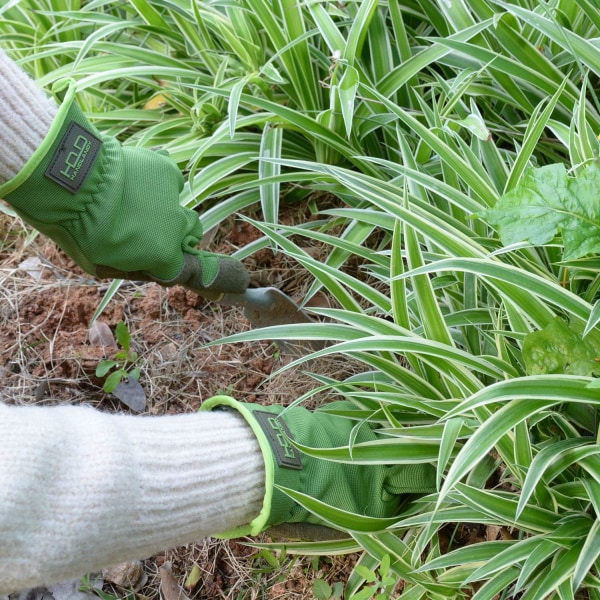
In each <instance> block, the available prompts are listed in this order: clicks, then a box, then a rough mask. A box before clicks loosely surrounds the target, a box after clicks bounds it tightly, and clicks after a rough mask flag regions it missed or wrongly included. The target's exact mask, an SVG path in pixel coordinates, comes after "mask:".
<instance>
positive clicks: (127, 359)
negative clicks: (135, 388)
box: [96, 321, 140, 394]
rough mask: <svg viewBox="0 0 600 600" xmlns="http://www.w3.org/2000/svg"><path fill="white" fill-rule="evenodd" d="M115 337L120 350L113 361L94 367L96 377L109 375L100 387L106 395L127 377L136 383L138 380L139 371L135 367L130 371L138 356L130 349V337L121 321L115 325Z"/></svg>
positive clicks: (105, 361) (102, 362)
mask: <svg viewBox="0 0 600 600" xmlns="http://www.w3.org/2000/svg"><path fill="white" fill-rule="evenodd" d="M115 336H116V338H117V342H118V344H119V346H121V350H119V351H118V352H116V353H115V356H114V359H106V360H103V361H101V362H100V363H99V364H98V366H97V367H96V377H106V376H107V375H108V374H109V373H110V375H108V377H106V380H105V381H104V385H103V386H102V389H103V390H104V391H105V392H106V393H108V394H110V393H112V392H114V391H115V389H116V388H117V386H118V385H119V384H120V383H121V381H124V380H127V379H128V378H129V377H132V378H133V379H135V380H136V381H137V380H139V378H140V370H139V369H138V368H137V367H136V368H133V369H131V365H132V364H133V363H135V361H136V360H137V359H138V354H137V352H135V350H132V349H131V335H130V333H129V330H128V329H127V325H125V323H123V321H119V322H118V323H117V327H116V328H115ZM113 369H116V370H113ZM111 371H112V373H111Z"/></svg>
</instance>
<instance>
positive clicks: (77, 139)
mask: <svg viewBox="0 0 600 600" xmlns="http://www.w3.org/2000/svg"><path fill="white" fill-rule="evenodd" d="M101 148H102V140H100V139H98V138H97V137H96V136H95V135H94V134H93V133H91V132H90V131H88V130H87V129H85V128H84V127H82V126H81V125H79V123H76V122H75V121H72V122H71V124H70V125H69V127H68V128H67V131H66V133H65V135H64V136H63V138H62V140H61V141H60V144H59V145H58V148H57V150H56V152H55V154H54V156H53V157H52V161H51V162H50V165H49V166H48V169H47V170H46V177H48V178H50V179H52V181H54V182H56V183H58V185H60V186H62V187H63V188H65V189H66V190H68V191H69V192H71V193H72V194H75V193H77V192H78V191H79V189H80V188H81V186H82V185H83V184H84V183H85V180H86V179H87V177H88V175H89V173H90V171H91V169H92V167H93V166H94V162H96V158H97V157H98V153H99V152H100V149H101Z"/></svg>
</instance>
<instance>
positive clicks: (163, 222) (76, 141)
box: [0, 86, 249, 295]
mask: <svg viewBox="0 0 600 600" xmlns="http://www.w3.org/2000/svg"><path fill="white" fill-rule="evenodd" d="M74 96H75V90H74V86H71V87H70V88H69V89H68V91H67V93H66V96H65V98H64V100H63V103H62V105H61V107H60V108H59V111H58V114H57V116H56V119H55V121H54V123H53V124H52V126H51V128H50V131H49V132H48V135H47V136H46V138H45V139H44V141H43V142H42V144H41V145H40V147H39V148H38V149H37V150H36V151H35V153H34V155H33V156H32V157H31V159H30V160H29V161H28V162H27V164H26V165H25V167H24V168H23V169H22V171H21V172H20V173H18V174H17V175H16V177H14V178H13V179H12V180H10V181H9V182H7V183H6V184H4V185H3V186H1V187H0V198H4V199H5V200H6V201H7V202H9V203H10V204H11V205H12V206H13V207H14V208H15V210H16V211H17V213H18V214H19V215H20V216H21V217H22V218H23V220H25V221H26V222H27V223H29V224H30V225H32V226H33V227H35V228H36V229H38V230H39V231H41V232H42V233H44V234H45V235H47V236H48V237H50V238H51V239H53V240H54V241H55V242H56V243H57V244H58V245H59V246H60V247H61V248H62V249H63V250H64V251H65V252H66V253H67V254H68V255H69V256H70V257H71V258H72V259H73V260H74V261H75V262H76V263H77V264H79V265H80V266H81V267H82V268H83V269H84V270H85V271H87V272H88V273H90V274H92V275H96V276H98V277H101V278H104V277H110V278H113V277H114V278H123V279H135V280H143V281H157V282H158V283H160V284H162V285H166V286H170V285H175V284H181V285H185V286H186V287H188V288H189V289H192V290H194V291H196V292H198V293H200V294H202V292H203V291H208V292H209V293H210V292H233V293H243V292H244V291H245V289H246V288H247V286H248V281H249V276H248V273H247V272H246V269H245V268H244V266H243V265H242V264H241V263H240V262H239V261H237V260H234V259H232V258H230V257H227V256H222V255H217V254H211V253H208V252H202V251H199V250H196V249H195V246H196V244H197V243H198V242H199V241H200V239H201V238H202V226H201V224H200V221H199V219H198V215H197V214H196V213H195V212H194V211H193V210H190V209H187V208H184V207H182V206H181V205H180V204H179V199H178V197H179V193H180V192H181V189H182V187H183V177H182V175H181V173H180V171H179V169H178V168H177V165H176V164H175V163H174V162H173V161H172V160H171V159H169V157H168V156H167V155H165V154H162V153H160V152H152V151H150V150H147V149H143V148H134V147H127V146H121V144H120V142H119V141H118V140H117V139H116V138H114V137H109V136H103V135H102V134H101V133H100V132H98V130H97V129H96V128H94V127H93V126H92V125H91V124H90V123H89V122H88V121H87V119H86V118H85V116H84V115H83V113H82V112H81V110H79V108H78V107H77V105H76V104H75V102H74ZM209 295H210V294H209Z"/></svg>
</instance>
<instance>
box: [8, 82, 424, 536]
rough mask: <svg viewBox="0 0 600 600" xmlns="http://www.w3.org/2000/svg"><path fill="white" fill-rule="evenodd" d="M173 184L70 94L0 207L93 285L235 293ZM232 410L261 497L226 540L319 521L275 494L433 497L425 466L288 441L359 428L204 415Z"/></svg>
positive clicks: (250, 415)
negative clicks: (253, 441) (241, 421)
mask: <svg viewBox="0 0 600 600" xmlns="http://www.w3.org/2000/svg"><path fill="white" fill-rule="evenodd" d="M182 186H183V177H182V175H181V173H180V171H179V169H178V168H177V165H176V164H175V163H174V162H173V161H172V160H171V159H170V158H169V157H168V155H166V154H163V153H160V152H152V151H150V150H146V149H142V148H134V147H127V146H122V145H121V144H120V143H119V142H118V140H116V139H115V138H113V137H108V136H104V135H102V134H101V133H100V132H99V131H98V130H97V129H95V128H94V127H93V126H92V125H91V124H90V123H89V122H88V121H87V119H86V118H85V116H84V115H83V113H82V112H81V111H80V110H79V108H78V107H77V105H76V103H75V90H74V87H73V86H71V87H70V88H69V89H68V90H67V91H66V94H65V97H64V99H63V102H62V104H61V106H60V108H59V110H58V114H57V117H56V119H55V121H54V123H53V125H52V127H51V129H50V131H49V133H48V135H47V137H46V138H45V139H44V141H43V142H42V144H41V145H40V147H39V148H38V149H37V150H36V151H35V153H34V155H33V156H32V158H31V159H30V160H29V161H28V162H27V164H26V165H25V167H24V168H23V170H22V171H21V172H20V173H19V174H18V175H17V176H16V177H15V178H14V179H12V180H10V181H9V182H7V183H6V184H4V185H3V186H0V198H4V199H5V200H6V201H7V202H9V203H10V204H11V205H12V206H13V207H14V208H15V210H16V211H17V212H18V213H19V215H21V216H22V218H23V219H24V220H25V221H27V222H28V223H30V224H31V225H32V226H34V227H35V228H36V229H38V230H39V231H41V232H42V233H44V234H45V235H47V236H48V237H50V238H52V239H53V240H54V241H55V242H56V243H57V244H58V245H59V246H60V247H61V248H62V249H63V250H64V251H65V252H66V253H67V254H68V255H69V256H70V257H71V258H72V259H73V260H74V261H75V262H77V263H78V264H79V265H80V266H81V267H82V268H83V269H85V271H87V272H88V273H91V274H93V275H96V276H97V277H100V278H105V277H108V278H124V279H134V280H143V281H156V282H158V283H160V284H161V285H166V286H171V285H176V284H181V285H184V286H186V287H187V288H189V289H191V290H193V291H195V292H197V293H199V294H200V295H206V296H209V297H213V298H214V297H215V296H218V295H219V294H220V293H227V292H229V293H240V294H241V293H243V292H244V291H245V290H246V288H247V286H248V281H249V276H248V274H247V272H246V269H245V268H244V266H243V265H242V264H241V263H240V262H239V261H237V260H234V259H232V258H230V257H226V256H221V255H216V254H211V253H207V252H202V251H199V250H197V249H196V245H197V244H198V242H199V241H200V239H201V237H202V228H201V225H200V221H199V219H198V215H197V214H196V213H195V212H194V211H193V210H190V209H186V208H184V207H182V206H181V205H180V203H179V193H180V192H181V189H182ZM223 408H227V409H230V410H237V411H239V412H240V413H241V414H242V415H243V416H244V417H245V418H246V420H247V422H248V423H249V425H250V426H251V428H252V429H253V431H254V433H255V434H256V436H257V439H258V442H259V444H260V447H261V449H262V452H263V456H264V459H265V470H266V495H265V501H264V504H263V510H262V512H261V514H260V515H259V516H258V517H257V518H256V519H255V520H254V521H253V522H252V523H251V524H249V525H248V526H247V527H244V528H242V529H240V530H237V531H235V532H228V535H242V534H256V533H259V532H260V531H261V530H262V529H264V528H266V527H268V526H271V525H277V524H280V523H299V522H309V523H310V522H312V523H316V522H318V519H316V518H315V517H313V516H312V515H311V513H309V511H308V510H306V509H304V508H302V507H301V506H300V505H299V504H298V503H296V502H295V501H293V500H292V499H291V498H290V496H289V495H287V494H286V493H284V492H283V491H282V490H281V488H288V489H291V490H295V491H297V492H301V493H304V494H307V495H309V496H312V497H314V498H316V499H318V500H320V501H322V502H324V503H326V504H331V505H333V506H335V507H337V508H340V509H342V510H346V511H349V512H353V513H357V514H361V515H367V516H372V517H387V516H392V515H393V514H394V513H395V512H396V511H397V509H398V506H399V504H400V501H401V496H402V495H403V494H406V493H426V492H430V491H433V490H434V489H435V473H434V469H433V467H431V466H430V465H410V464H407V465H391V466H370V465H360V464H356V463H352V462H351V461H350V462H349V463H339V462H332V461H325V460H322V459H318V458H312V457H310V456H309V455H308V454H306V453H302V452H300V451H299V450H298V448H297V447H296V445H295V444H299V445H301V446H305V447H314V448H329V447H332V448H335V447H342V448H344V447H348V444H349V440H350V439H351V438H352V439H354V440H355V442H368V441H371V440H374V439H376V432H375V431H374V430H373V429H371V427H369V426H367V425H363V426H361V427H360V428H359V429H358V433H357V434H356V435H354V434H353V433H352V432H353V428H354V425H355V422H354V421H353V420H352V419H349V418H346V417H343V416H337V415H334V414H331V413H329V414H328V413H327V412H326V411H314V412H311V411H308V410H306V409H304V408H302V407H293V408H290V409H285V410H284V409H283V408H282V407H280V406H279V407H272V406H271V407H262V406H257V405H252V404H242V403H239V402H236V401H235V400H234V399H232V398H228V397H216V398H213V399H211V400H209V401H207V402H205V403H204V405H203V409H204V410H206V409H223Z"/></svg>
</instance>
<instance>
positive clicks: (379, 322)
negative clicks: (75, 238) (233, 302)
mask: <svg viewBox="0 0 600 600" xmlns="http://www.w3.org/2000/svg"><path fill="white" fill-rule="evenodd" d="M0 15H1V17H2V19H3V20H2V21H1V22H0V43H2V44H3V45H5V46H6V47H7V48H8V49H9V50H10V52H11V54H12V55H13V56H15V57H16V58H18V59H20V60H21V62H22V64H23V65H24V66H25V67H26V68H28V69H29V70H30V72H31V73H32V74H33V75H34V76H35V77H36V78H37V79H38V81H40V82H41V84H42V85H45V86H48V87H49V86H50V85H51V84H52V83H53V82H54V81H56V80H57V79H59V78H60V77H63V76H65V75H68V76H72V77H74V78H75V79H76V80H77V82H78V85H79V87H80V90H81V91H80V94H79V98H80V101H81V102H82V105H83V107H84V109H85V110H86V111H87V112H88V113H89V114H90V116H91V117H92V118H93V119H94V120H95V121H96V123H97V124H98V126H100V127H102V128H103V129H104V130H106V131H108V132H112V133H114V134H116V135H119V136H120V138H121V139H122V140H123V141H124V143H127V144H137V145H141V146H149V147H152V146H162V147H164V148H166V149H167V150H169V152H170V153H171V155H172V156H173V157H174V158H175V160H176V161H177V162H178V163H179V165H180V166H181V168H182V169H183V170H184V171H185V172H186V174H187V179H188V180H187V184H186V187H185V189H184V192H183V194H182V197H181V199H182V202H183V203H185V204H186V205H188V206H190V207H195V208H197V209H198V210H199V212H200V213H201V220H202V222H203V225H204V226H205V229H207V230H208V229H210V228H212V227H214V226H215V225H218V224H220V223H222V222H224V221H226V220H227V219H229V218H230V217H232V216H233V215H237V214H238V213H240V214H241V215H243V218H245V219H247V220H248V221H249V222H251V223H252V224H253V225H254V226H256V227H257V228H258V229H259V230H260V232H261V233H262V237H261V238H260V239H258V240H256V241H255V242H253V243H252V244H250V245H249V246H248V247H245V248H240V249H239V251H238V252H237V253H236V254H237V256H238V257H240V258H244V257H247V256H251V255H252V254H253V253H254V252H256V251H258V250H259V249H261V248H264V247H268V246H271V247H274V248H276V249H277V251H278V252H280V253H283V254H285V255H287V256H288V257H290V258H291V259H293V260H295V261H296V262H297V264H298V265H299V267H300V268H302V269H303V271H304V273H305V275H307V276H309V277H310V282H311V283H310V287H309V289H308V291H307V293H306V294H305V295H306V298H307V299H310V297H312V296H313V295H314V294H316V293H317V292H319V291H323V292H325V293H326V294H327V295H328V296H329V298H330V300H331V308H327V309H325V308H320V309H314V312H315V313H316V314H318V315H319V316H321V317H323V322H322V323H318V324H302V325H293V326H286V327H278V328H269V329H262V330H258V331H256V330H255V331H250V332H245V333H243V334H237V335H233V336H230V337H228V338H227V340H226V341H230V342H234V341H235V342H242V341H244V342H252V341H255V340H261V339H289V338H290V337H293V338H295V339H298V340H303V339H306V340H315V339H322V340H327V341H328V342H330V344H329V345H328V346H327V347H325V348H323V349H322V350H319V351H318V352H315V353H313V354H311V355H310V356H306V357H304V358H301V359H298V360H296V361H294V362H292V363H291V364H290V365H288V366H286V368H291V367H294V366H302V367H303V368H305V369H306V370H308V371H310V361H311V360H313V359H316V358H319V357H323V358H326V357H328V356H333V355H341V356H343V357H351V358H352V359H355V360H357V361H359V362H360V363H362V365H363V366H364V369H363V372H361V373H357V374H355V375H353V376H351V377H348V378H345V379H343V378H340V379H339V380H338V379H335V378H334V377H333V376H330V377H324V376H322V375H317V374H315V375H314V376H313V377H314V380H315V386H314V391H312V392H309V393H307V394H306V395H305V396H303V397H302V398H299V399H298V401H304V400H306V399H308V398H310V396H311V395H312V394H313V393H316V392H317V391H319V392H329V393H330V395H331V396H332V397H343V398H346V399H348V400H351V401H353V402H354V403H355V404H356V405H357V407H358V409H360V412H361V418H363V419H364V420H366V421H371V422H373V423H374V424H376V425H377V426H379V427H380V431H381V434H382V441H381V443H380V444H378V445H377V446H376V448H375V449H371V450H370V452H371V453H370V455H369V456H370V458H369V460H370V461H371V462H373V463H375V464H394V463H402V462H406V463H418V462H434V463H435V464H436V467H437V472H438V473H437V475H438V483H439V492H438V493H436V494H432V495H430V496H427V497H424V498H421V499H419V500H418V501H415V502H413V503H412V504H408V505H406V507H405V509H404V511H403V512H402V513H401V514H400V515H399V516H398V519H397V520H396V521H395V522H394V524H393V525H392V526H390V527H389V528H388V529H385V530H376V531H364V530H361V529H360V526H361V524H362V521H361V519H360V516H359V515H348V514H342V513H340V511H337V510H336V509H335V507H331V506H324V505H322V503H319V502H318V500H316V499H312V500H311V499H305V500H304V502H305V503H306V505H307V507H308V508H309V509H311V510H312V511H313V512H315V513H316V514H318V515H320V516H321V517H322V518H323V519H325V520H327V521H328V522H329V523H331V524H332V525H335V526H337V527H338V528H339V529H342V530H344V531H346V532H347V533H348V540H343V541H341V542H339V541H338V542H319V543H313V544H308V543H303V544H296V545H286V547H285V550H286V551H287V552H290V553H292V552H296V553H302V554H312V553H317V554H332V553H336V552H337V553H343V552H353V551H356V550H358V549H362V551H363V556H362V558H361V561H360V563H359V567H360V568H359V567H357V569H355V571H354V572H353V574H352V575H351V576H350V578H349V581H348V584H347V586H346V589H345V593H346V594H347V595H350V596H351V595H352V594H360V593H361V590H362V589H364V586H365V585H366V586H367V587H369V586H375V587H377V586H378V585H379V584H380V583H385V586H387V585H388V583H389V584H390V588H391V581H390V580H388V579H387V578H388V577H389V578H393V579H394V581H400V580H401V581H402V582H403V592H402V593H403V596H402V597H403V598H406V600H419V599H427V600H438V599H441V598H444V599H447V598H457V599H458V598H474V599H475V600H486V599H487V600H492V599H495V598H501V599H505V598H516V597H519V598H523V599H524V600H546V599H560V600H563V599H565V600H567V599H569V600H571V599H575V598H578V599H579V598H587V599H591V600H597V599H598V598H600V526H599V525H598V519H599V517H600V495H599V493H598V481H599V476H598V473H599V472H600V471H599V467H600V465H599V464H598V459H599V446H598V427H597V414H598V404H599V400H598V393H597V388H596V387H595V386H596V385H597V381H598V379H597V377H596V374H597V371H596V369H595V364H594V363H595V359H596V358H597V356H596V354H597V353H596V348H597V347H598V346H597V343H596V341H595V340H596V336H597V335H598V330H597V325H598V322H599V321H600V309H599V308H598V307H599V306H600V305H599V304H598V299H599V295H600V260H599V259H598V256H597V252H598V247H597V217H598V215H597V198H598V196H599V194H598V189H597V186H598V177H597V165H596V160H597V158H598V139H597V136H598V133H599V132H600V102H599V100H598V95H597V86H598V80H599V77H600V49H599V48H598V44H597V40H598V39H599V38H600V18H599V17H598V11H597V8H596V6H595V5H594V3H593V2H590V1H589V0H577V1H576V2H573V1H572V0H544V1H540V2H533V1H531V0H512V1H511V2H505V1H503V0H474V1H472V2H460V1H456V2H435V1H434V0H408V1H406V2H403V3H397V2H387V3H386V2H377V1H376V0H365V1H363V2H348V3H341V4H340V3H334V2H327V3H319V2H303V1H301V2H296V1H293V2H292V1H291V0H276V1H274V2H273V1H267V0H241V1H240V2H236V3H232V2H228V1H224V0H223V1H221V0H215V1H211V2H188V1H187V0H144V1H143V2H141V1H135V2H134V1H131V2H121V1H117V0H114V1H112V0H102V1H95V2H89V3H86V4H85V5H83V6H82V5H81V3H80V2H79V1H78V0H62V1H61V2H60V3H58V4H57V3H56V2H54V1H52V2H50V0H35V2H34V1H33V0H20V1H17V2H9V3H8V4H7V5H6V6H5V7H3V8H2V9H0ZM156 98H159V100H160V102H159V103H158V104H156V103H151V102H152V100H153V99H156ZM149 102H150V104H149ZM152 107H154V108H152ZM332 198H334V199H335V201H332ZM532 201H534V203H535V204H534V206H532V205H531V202H532ZM288 202H303V203H306V205H309V206H310V207H311V209H312V212H313V217H314V218H313V219H311V220H310V221H308V222H307V223H304V224H302V225H301V226H296V227H291V226H285V225H283V224H281V223H280V222H279V221H280V220H281V219H280V214H281V211H282V207H285V205H286V203H288ZM308 244H319V245H321V246H322V247H323V248H324V249H325V254H326V257H325V259H320V260H317V259H315V258H314V256H313V255H311V254H310V253H309V252H307V251H306V247H307V245H308ZM114 289H115V288H113V290H114ZM115 366H116V365H115ZM112 368H114V367H111V369H112ZM109 371H110V369H109ZM107 372H108V371H107ZM348 453H349V450H348ZM348 453H346V454H345V455H344V456H343V457H339V456H338V457H336V456H333V457H331V456H329V454H328V453H327V452H321V453H319V452H318V451H315V454H317V455H321V457H322V458H323V459H324V460H332V459H333V460H348ZM465 523H473V524H476V525H477V526H478V527H480V528H482V529H483V530H484V532H485V535H482V536H481V540H479V541H478V543H471V544H465V543H460V542H459V541H455V540H451V541H450V543H449V544H448V543H447V540H446V538H445V532H446V531H447V530H448V528H459V527H461V526H462V524H465ZM498 530H502V531H504V532H505V536H504V537H503V538H502V539H496V536H495V534H494V532H497V531H498ZM488 536H489V537H490V538H491V539H489V540H488V539H487V538H488ZM471 541H473V540H471ZM475 541H477V540H475ZM279 549H281V547H279ZM386 556H387V557H389V561H390V562H389V568H388V569H383V571H381V570H380V565H383V564H385V563H384V561H385V560H387V559H385V557H386ZM372 577H375V579H373V580H372V582H371V583H369V582H368V581H366V580H367V579H369V578H372ZM370 592H371V590H369V593H370ZM380 592H382V590H381V588H378V589H377V592H376V593H380ZM386 592H387V588H386Z"/></svg>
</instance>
